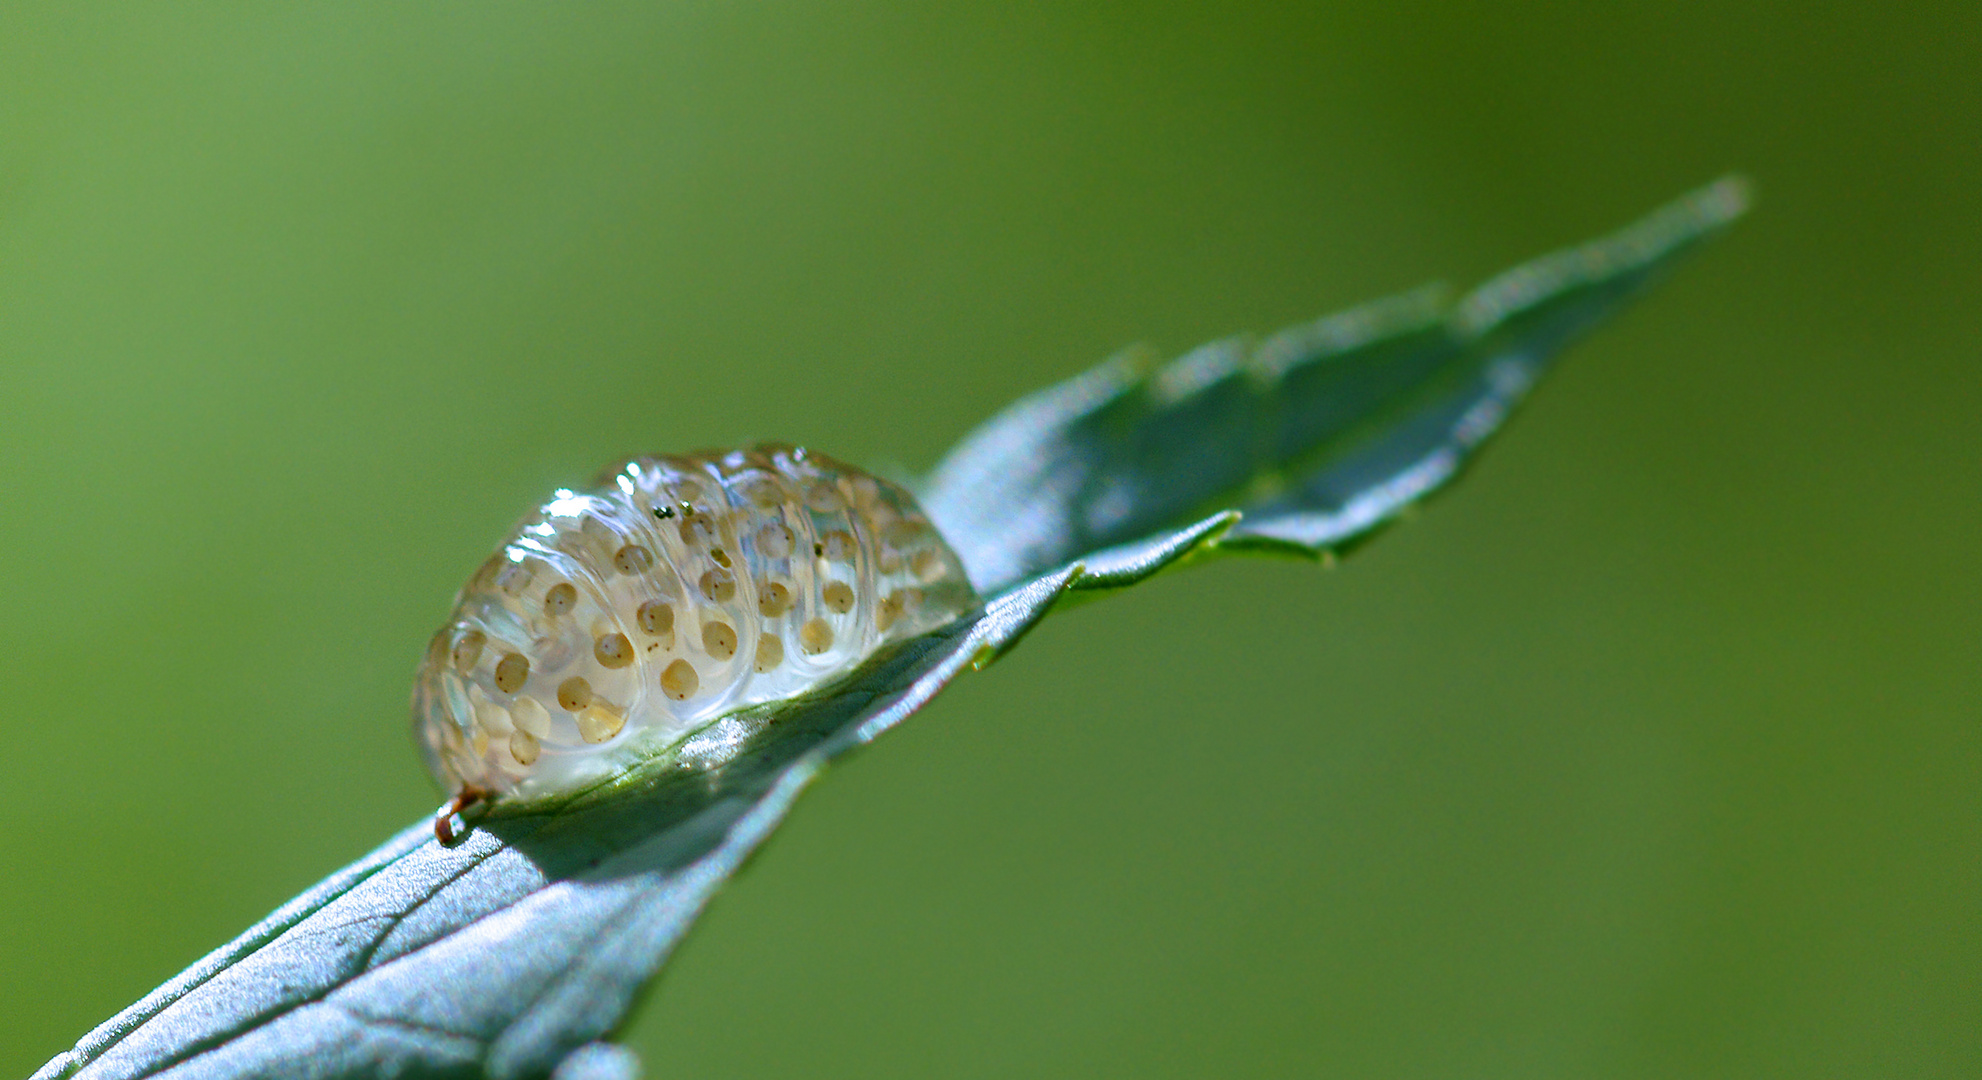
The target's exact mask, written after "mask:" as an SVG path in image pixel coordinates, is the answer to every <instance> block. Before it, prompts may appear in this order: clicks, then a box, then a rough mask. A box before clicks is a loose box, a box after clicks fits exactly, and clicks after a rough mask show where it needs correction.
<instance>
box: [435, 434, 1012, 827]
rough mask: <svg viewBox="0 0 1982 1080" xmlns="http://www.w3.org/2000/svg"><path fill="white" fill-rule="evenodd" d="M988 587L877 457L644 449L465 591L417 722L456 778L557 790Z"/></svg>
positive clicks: (819, 675) (481, 786)
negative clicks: (884, 476)
mask: <svg viewBox="0 0 1982 1080" xmlns="http://www.w3.org/2000/svg"><path fill="white" fill-rule="evenodd" d="M976 602H977V597H976V595H975V594H974V593H973V592H972V591H971V588H970V584H969V581H968V579H967V578H966V577H965V576H964V572H963V566H962V564H961V563H959V562H958V560H957V556H956V553H955V552H953V551H951V550H950V547H949V545H948V544H946V543H944V541H943V538H942V537H941V536H939V535H937V533H936V530H935V529H934V528H933V527H931V525H930V524H929V519H928V518H927V517H926V516H925V515H924V514H923V513H922V510H921V508H919V507H918V506H917V505H916V503H915V499H914V498H913V497H912V496H910V495H909V493H908V492H906V491H904V490H902V489H901V488H900V487H898V486H896V485H894V484H890V483H888V482H887V481H885V480H880V479H877V478H875V477H873V476H870V475H868V474H867V473H865V472H862V471H860V470H859V469H856V468H853V467H851V466H849V465H844V464H842V463H840V462H837V461H834V460H832V459H831V458H827V457H825V456H823V455H820V454H815V453H808V452H807V451H805V450H803V449H799V448H795V447H790V446H781V445H762V446H757V447H754V448H751V449H748V450H734V451H726V452H715V451H712V452H705V453H697V454H685V455H679V456H673V455H667V456H655V457H639V458H634V459H632V460H630V461H628V462H626V463H624V464H623V465H620V466H618V467H616V468H614V469H613V470H611V471H610V472H608V473H607V474H605V476H604V477H603V479H602V481H601V483H600V485H599V486H598V487H597V488H595V489H592V490H589V491H559V492H557V493H556V494H555V496H554V497H553V498H552V499H551V501H550V502H548V503H546V504H545V505H544V506H543V507H541V508H540V509H538V510H537V511H536V512H535V513H533V514H531V515H530V516H529V517H527V518H525V519H524V520H523V522H522V524H520V525H519V526H517V529H516V532H515V534H514V535H513V536H511V537H510V539H509V540H508V541H507V542H506V543H504V544H503V546H502V550H500V551H498V552H496V554H495V556H494V557H492V558H491V559H489V561H488V562H487V563H485V564H484V565H483V566H482V568H481V570H480V571H478V572H477V573H476V574H475V576H474V578H473V579H471V580H470V581H469V582H468V584H467V586H466V587H465V588H463V589H462V591H461V595H460V597H459V599H458V600H457V601H456V603H455V608H454V615H453V617H452V618H450V619H449V620H448V623H447V625H446V626H444V627H442V628H441V631H440V633H438V634H436V635H434V639H433V643H432V645H431V646H430V647H429V648H428V649H427V656H426V659H425V660H424V661H423V662H422V663H421V665H420V675H419V679H418V681H417V682H416V683H415V684H414V688H413V726H414V730H415V733H416V735H417V736H418V739H419V742H420V746H421V749H422V750H423V751H424V753H425V755H426V759H427V767H428V768H429V769H430V770H431V771H432V772H433V774H434V777H435V779H437V780H439V781H440V783H441V785H442V786H443V787H445V788H446V789H447V790H448V791H450V792H454V793H460V792H463V791H474V792H486V793H490V794H501V793H506V792H519V793H524V794H548V793H554V792H558V791H562V790H567V789H570V788H572V787H575V786H577V785H579V784H581V783H584V782H586V781H589V780H592V779H595V778H598V777H600V776H604V775H608V774H610V773H613V772H615V771H617V770H618V769H620V768H623V767H624V765H625V763H626V760H627V758H628V756H629V754H630V753H632V752H635V751H642V750H649V749H656V748H659V747H661V746H665V745H666V744H668V743H671V742H674V741H676V740H678V739H680V738H682V737H684V736H687V735H688V734H690V733H692V732H693V731H695V730H696V729H698V728H700V727H703V726H704V725H706V724H708V723H709V722H710V721H712V720H714V719H716V718H717V717H719V716H721V715H723V714H724V713H727V712H730V711H733V710H735V709H738V708H742V707H744V706H747V705H756V704H760V703H763V702H767V701H775V700H778V699H781V698H788V697H792V696H793V695H796V694H799V693H802V692H804V691H807V690H810V689H813V688H814V687H817V686H820V685H823V684H825V683H829V682H831V681H833V680H834V679H836V678H839V677H840V676H842V675H845V674H846V673H847V672H848V671H850V670H851V669H852V668H854V667H855V666H856V665H858V664H859V663H860V662H861V661H862V660H864V659H866V658H867V657H868V656H869V655H870V654H872V653H873V652H874V651H875V650H876V649H877V648H879V647H880V646H881V645H883V644H885V643H887V642H890V641H898V640H902V639H904V638H909V637H913V636H915V635H917V634H921V633H924V632H926V631H928V630H931V629H934V628H936V627H938V626H941V625H942V624H944V623H946V622H949V621H950V620H951V619H954V618H955V617H956V616H957V615H959V614H961V613H962V612H963V611H964V610H966V609H967V608H969V607H971V606H972V605H974V604H975V603H976Z"/></svg>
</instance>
